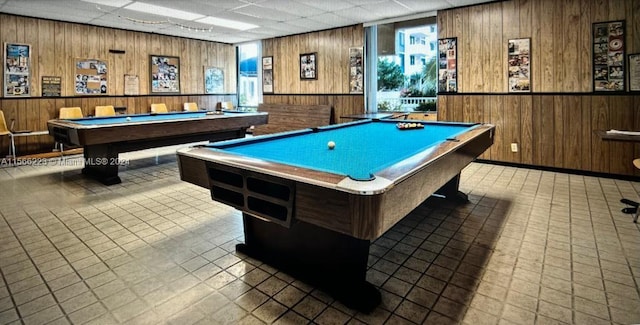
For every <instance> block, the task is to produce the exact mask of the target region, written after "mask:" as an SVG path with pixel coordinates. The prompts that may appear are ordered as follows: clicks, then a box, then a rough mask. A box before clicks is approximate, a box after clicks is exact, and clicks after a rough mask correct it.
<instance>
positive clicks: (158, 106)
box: [151, 103, 169, 113]
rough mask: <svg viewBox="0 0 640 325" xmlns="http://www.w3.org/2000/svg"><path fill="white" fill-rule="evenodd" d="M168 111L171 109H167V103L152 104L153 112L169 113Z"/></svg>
mask: <svg viewBox="0 0 640 325" xmlns="http://www.w3.org/2000/svg"><path fill="white" fill-rule="evenodd" d="M167 112H169V110H167V105H165V104H164V103H160V104H151V113H167Z"/></svg>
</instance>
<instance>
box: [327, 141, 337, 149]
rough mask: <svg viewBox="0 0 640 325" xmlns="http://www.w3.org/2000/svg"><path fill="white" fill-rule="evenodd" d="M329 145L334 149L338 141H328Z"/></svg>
mask: <svg viewBox="0 0 640 325" xmlns="http://www.w3.org/2000/svg"><path fill="white" fill-rule="evenodd" d="M327 147H329V149H333V148H335V147H336V143H335V142H333V141H329V142H327Z"/></svg>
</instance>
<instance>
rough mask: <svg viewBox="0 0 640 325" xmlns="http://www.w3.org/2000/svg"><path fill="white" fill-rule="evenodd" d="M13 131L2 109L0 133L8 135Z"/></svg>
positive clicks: (0, 112)
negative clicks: (8, 126)
mask: <svg viewBox="0 0 640 325" xmlns="http://www.w3.org/2000/svg"><path fill="white" fill-rule="evenodd" d="M9 133H11V131H9V128H7V120H5V119H4V112H3V111H0V135H7V134H9Z"/></svg>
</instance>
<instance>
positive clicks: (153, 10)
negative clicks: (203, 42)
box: [124, 2, 204, 20]
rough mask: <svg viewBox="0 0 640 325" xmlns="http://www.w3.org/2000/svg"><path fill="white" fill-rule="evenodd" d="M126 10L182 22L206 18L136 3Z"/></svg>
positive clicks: (126, 7) (186, 12) (191, 13)
mask: <svg viewBox="0 0 640 325" xmlns="http://www.w3.org/2000/svg"><path fill="white" fill-rule="evenodd" d="M124 9H128V10H133V11H138V12H143V13H147V14H153V15H157V16H164V17H169V18H175V19H182V20H196V19H200V18H203V17H204V16H203V15H201V14H196V13H193V12H188V11H182V10H178V9H172V8H167V7H162V6H156V5H152V4H148V3H144V2H134V3H132V4H130V5H128V6H125V7H124Z"/></svg>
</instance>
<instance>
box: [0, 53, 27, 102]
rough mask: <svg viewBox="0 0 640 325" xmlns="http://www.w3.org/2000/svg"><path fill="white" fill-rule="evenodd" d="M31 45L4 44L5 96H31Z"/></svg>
mask: <svg viewBox="0 0 640 325" xmlns="http://www.w3.org/2000/svg"><path fill="white" fill-rule="evenodd" d="M30 80H31V45H28V44H14V43H5V44H4V96H5V97H28V96H31V84H30V83H31V82H30Z"/></svg>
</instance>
